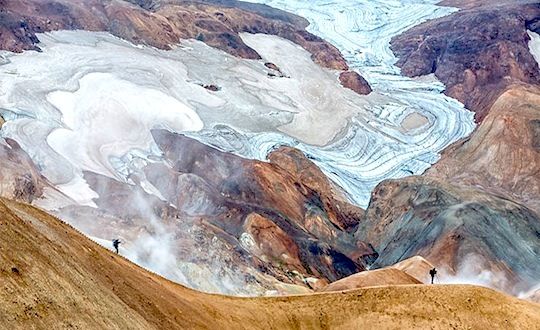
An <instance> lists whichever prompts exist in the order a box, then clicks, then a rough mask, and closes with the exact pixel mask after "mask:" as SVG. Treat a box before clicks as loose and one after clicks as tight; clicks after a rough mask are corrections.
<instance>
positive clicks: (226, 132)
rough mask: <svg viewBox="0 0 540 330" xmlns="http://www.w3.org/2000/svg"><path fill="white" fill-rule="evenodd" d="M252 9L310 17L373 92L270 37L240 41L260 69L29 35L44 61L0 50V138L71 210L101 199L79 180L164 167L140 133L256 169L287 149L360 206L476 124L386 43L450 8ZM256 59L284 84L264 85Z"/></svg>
mask: <svg viewBox="0 0 540 330" xmlns="http://www.w3.org/2000/svg"><path fill="white" fill-rule="evenodd" d="M254 2H260V3H265V4H268V5H270V6H273V7H276V8H280V9H284V10H286V11H290V12H293V13H295V14H298V15H300V16H303V17H305V18H306V19H308V21H309V22H310V25H309V27H308V30H309V31H310V32H312V33H314V34H317V35H319V36H321V37H322V38H324V39H326V40H328V41H329V42H331V43H332V44H334V45H335V46H336V47H338V48H339V49H340V51H341V52H342V53H343V54H344V57H345V58H346V60H347V62H348V63H349V65H350V67H351V68H352V69H354V70H356V71H358V72H359V73H360V74H362V75H363V76H364V77H365V78H366V79H367V80H368V81H369V83H370V84H371V86H372V87H373V89H374V92H373V93H372V94H370V95H369V96H360V95H357V94H355V93H354V92H352V91H350V90H348V89H345V88H343V87H341V86H340V85H339V82H338V80H337V76H338V74H339V73H338V72H335V71H332V70H328V69H324V68H321V67H319V66H317V65H316V64H315V63H313V61H312V60H311V58H310V55H309V53H307V52H306V51H305V50H304V49H302V48H301V47H299V46H298V45H295V44H293V43H291V42H289V41H287V40H284V39H281V38H279V37H275V36H269V35H258V34H256V35H252V34H242V35H241V37H242V39H243V40H244V42H245V43H246V44H247V45H249V46H250V47H252V48H253V49H255V50H256V51H257V52H258V53H259V54H260V55H261V56H262V58H263V60H261V61H256V60H245V59H238V58H234V57H232V56H230V55H228V54H226V53H224V52H222V51H219V50H217V49H213V48H211V47H208V46H206V45H205V44H203V43H201V42H198V41H195V40H185V41H180V42H179V44H178V45H176V46H175V47H174V49H173V50H171V51H162V50H158V49H154V48H151V47H146V46H141V45H133V44H131V43H129V42H126V41H124V40H121V39H118V38H115V37H113V36H111V35H109V34H107V33H101V32H87V31H57V32H52V33H47V34H41V35H39V36H38V37H39V39H40V42H41V44H40V47H41V48H42V50H43V52H41V53H37V52H24V53H23V54H13V53H8V52H2V53H1V57H2V61H1V63H2V65H0V80H1V81H2V91H1V92H0V114H1V115H2V117H3V118H5V119H6V120H7V123H6V124H4V126H3V127H2V130H1V131H0V133H1V136H3V137H10V138H13V139H15V140H17V141H18V142H19V143H20V144H21V146H22V147H23V149H24V150H25V151H27V153H28V154H29V155H30V156H31V157H32V159H33V160H34V161H35V162H36V164H38V166H40V168H41V169H42V171H43V174H44V175H45V177H47V179H49V180H50V181H51V182H52V183H53V184H55V185H56V186H57V187H58V188H59V189H60V190H61V191H62V192H64V193H65V194H66V195H67V196H69V197H70V198H72V199H73V200H74V201H76V202H77V203H78V204H81V205H88V206H93V203H92V198H95V197H96V196H97V193H96V192H93V191H91V190H90V188H88V186H87V185H86V183H85V182H84V179H83V178H82V172H83V171H92V172H95V173H98V174H102V175H106V176H109V177H111V178H114V179H116V180H119V181H123V182H127V183H131V184H133V182H130V179H129V176H130V174H131V173H133V172H135V171H137V170H138V168H140V167H141V166H142V165H141V164H147V163H149V162H155V161H160V159H159V158H160V155H159V153H158V152H157V151H156V148H155V146H153V143H152V141H151V139H150V135H149V130H150V129H151V128H167V129H169V130H172V131H175V132H181V133H183V134H185V135H187V136H190V137H193V138H196V139H198V140H200V141H202V142H204V143H206V144H209V145H212V146H215V147H217V148H219V149H221V150H224V151H229V152H232V153H235V154H238V155H241V156H244V157H247V158H253V159H259V160H265V159H266V156H267V154H268V152H270V151H271V150H273V149H275V148H277V147H278V146H281V145H288V146H293V147H296V148H298V149H300V150H302V151H303V152H304V153H305V154H306V155H307V156H308V157H309V158H310V159H312V160H313V161H314V162H315V163H316V164H317V165H318V166H319V167H321V169H322V170H323V171H324V173H325V174H327V175H328V176H329V177H330V178H331V179H332V180H333V181H334V182H335V183H337V185H339V186H340V187H341V188H343V190H344V191H345V192H346V194H347V197H348V198H349V199H350V201H352V202H353V203H355V204H357V205H359V206H361V207H366V206H367V204H368V202H369V197H370V192H371V190H372V189H373V187H374V186H375V185H377V184H378V183H379V182H381V181H382V180H384V179H387V178H397V177H403V176H407V175H410V174H419V173H421V172H423V171H424V170H426V169H427V168H429V167H430V165H431V164H433V163H434V162H436V161H437V160H438V157H439V152H440V151H441V150H442V149H444V148H445V147H446V146H448V145H449V144H451V143H453V142H455V141H457V140H458V139H460V138H463V137H465V136H467V135H469V134H470V133H471V132H472V130H473V129H474V127H475V125H474V120H473V114H472V113H471V112H469V111H468V110H466V109H465V108H464V107H463V105H462V104H460V103H459V102H458V101H456V100H454V99H451V98H449V97H447V96H445V95H444V94H442V92H443V91H444V85H443V84H442V83H440V82H439V81H437V80H436V79H435V78H434V77H432V76H427V77H420V78H415V79H411V78H407V77H404V76H402V75H400V71H399V68H397V67H395V66H394V63H395V62H396V60H397V59H396V58H395V56H394V55H393V53H392V52H391V50H390V46H389V42H390V39H391V38H392V36H394V35H397V34H399V33H400V32H402V31H403V30H405V29H407V28H409V27H412V26H414V25H416V24H419V23H420V22H422V21H425V20H427V19H430V18H435V17H439V16H442V15H446V14H448V13H450V12H452V11H453V9H451V8H445V7H439V6H436V5H435V4H434V3H435V1H390V0H385V1H344V0H343V1H279V0H276V1H273V0H270V1H254ZM264 62H272V63H274V64H276V65H277V66H278V67H280V68H281V70H282V71H283V72H284V73H285V74H286V75H287V77H270V76H269V75H268V73H269V69H268V68H266V67H265V66H264ZM207 84H215V85H217V86H219V88H220V90H219V91H217V92H212V91H208V90H206V89H204V88H203V87H202V86H204V85H207ZM141 184H144V182H143V183H141ZM143 188H144V189H145V190H146V191H148V192H154V193H155V189H152V187H151V185H149V184H146V185H144V187H143ZM158 197H159V196H158Z"/></svg>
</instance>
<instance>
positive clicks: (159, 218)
mask: <svg viewBox="0 0 540 330" xmlns="http://www.w3.org/2000/svg"><path fill="white" fill-rule="evenodd" d="M152 135H153V138H154V140H155V142H156V144H157V146H158V147H159V148H160V150H161V152H162V153H163V157H164V159H165V163H164V164H168V165H164V164H163V163H154V164H152V163H151V164H148V165H147V166H145V167H143V168H142V169H141V171H140V172H139V173H132V174H131V175H130V180H131V181H132V182H134V183H136V184H137V185H133V184H125V183H121V182H119V181H116V180H113V179H111V178H108V177H106V176H103V175H98V174H95V173H92V172H85V174H84V177H85V180H86V181H87V182H88V184H89V186H90V188H91V189H93V190H95V191H97V192H98V193H99V197H98V198H95V199H94V202H95V204H96V206H97V208H91V207H86V206H78V205H76V204H75V205H70V206H66V207H63V208H61V209H60V210H58V211H57V214H58V215H59V216H61V217H62V218H63V219H67V220H68V221H69V222H70V223H72V224H74V225H75V226H77V228H80V229H81V230H83V231H84V232H85V233H86V234H88V235H90V236H95V237H111V239H112V235H119V236H120V237H121V238H122V239H123V240H124V241H125V242H126V244H125V248H126V252H125V253H126V255H127V256H128V257H130V258H131V259H132V260H138V261H139V262H141V263H142V264H143V265H147V267H150V268H152V269H161V271H162V274H163V275H166V276H168V277H169V278H172V279H175V280H177V281H180V282H182V283H185V284H188V285H190V286H192V287H195V288H199V289H202V290H207V291H218V292H221V291H225V292H229V293H236V294H238V293H241V294H251V295H252V294H256V293H259V294H263V293H265V291H267V290H278V291H279V292H290V290H293V291H294V290H298V288H295V287H286V286H285V287H282V286H281V284H279V283H280V282H276V280H279V281H281V282H283V283H289V284H295V285H300V286H302V287H305V288H310V287H312V288H315V287H317V286H321V285H324V284H325V283H328V282H331V281H335V280H337V279H339V278H342V277H345V276H348V275H351V274H354V273H356V272H358V271H361V270H364V269H366V266H367V265H369V264H370V263H371V262H372V261H373V260H374V259H375V258H376V257H377V254H376V252H375V251H374V250H373V249H372V248H371V246H370V245H369V244H367V243H364V242H361V241H359V240H357V239H355V238H354V237H353V231H354V229H355V228H356V226H357V225H358V222H359V220H360V219H361V218H362V216H363V213H364V211H363V210H362V209H360V208H358V207H355V206H353V205H351V204H349V203H347V202H345V201H343V199H342V196H341V192H340V190H339V189H338V188H336V187H335V186H334V185H333V184H332V183H331V182H330V181H329V180H328V179H327V178H326V177H325V176H324V175H323V174H322V172H321V171H320V169H319V168H317V167H316V166H315V165H314V164H313V163H312V162H311V161H310V160H308V159H307V158H305V156H304V155H303V154H302V153H300V152H299V151H297V150H294V149H292V148H285V147H284V148H281V149H277V150H275V151H274V152H272V153H271V154H270V155H269V162H261V161H254V160H247V159H244V158H241V157H238V156H235V155H232V154H229V153H225V152H221V151H218V150H217V149H214V148H212V147H209V146H207V145H204V144H202V143H200V142H198V141H195V140H193V139H190V138H187V137H185V136H182V135H178V134H174V133H171V132H168V131H166V130H154V131H152ZM141 182H143V183H144V182H146V185H145V184H142V185H141V186H143V187H145V186H149V187H152V189H154V190H152V192H153V194H150V193H149V192H147V191H145V190H144V189H141V188H140V186H139V184H140V183H141ZM149 191H150V190H149ZM156 196H159V198H157V197H156ZM38 204H39V203H38ZM126 205H130V207H127V208H126V207H125V206H126ZM148 241H150V242H155V243H154V244H152V245H150V246H148V245H147V244H148V243H147V242H148ZM156 250H157V251H163V253H165V252H167V258H164V259H162V258H163V256H161V255H159V254H157V255H155V256H153V255H152V254H153V253H157V252H155V251H156ZM171 258H172V259H171ZM216 272H217V273H219V274H220V275H219V276H217V275H216V274H214V273H216ZM318 282H319V283H318Z"/></svg>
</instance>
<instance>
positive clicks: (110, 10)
mask: <svg viewBox="0 0 540 330" xmlns="http://www.w3.org/2000/svg"><path fill="white" fill-rule="evenodd" d="M132 2H133V3H135V5H133V4H130V3H129V2H124V1H113V2H110V1H106V0H89V1H87V0H59V1H41V0H24V1H19V0H3V1H2V11H1V12H0V15H1V16H0V31H1V32H2V33H0V49H6V50H10V51H15V52H20V51H22V50H25V49H38V45H37V43H38V42H39V41H38V39H37V37H36V35H35V33H42V32H47V31H54V30H61V29H67V30H73V29H84V30H90V31H108V32H110V33H112V34H113V35H115V36H117V37H120V38H123V39H126V40H129V41H131V42H133V43H135V44H146V45H150V46H154V47H157V48H161V49H170V47H171V45H176V44H177V43H178V41H179V40H180V39H198V40H200V41H203V42H205V43H206V44H208V45H210V46H212V47H216V48H218V49H221V50H224V51H226V52H228V53H230V54H232V55H235V56H239V57H243V58H249V59H259V58H260V56H259V54H257V52H255V51H254V50H253V49H251V48H249V47H248V46H247V45H246V44H244V42H243V41H242V39H241V38H240V37H239V35H238V34H239V33H241V32H249V33H265V34H273V35H278V36H281V37H283V38H286V39H289V40H291V41H293V42H295V43H297V44H299V45H300V46H302V47H303V48H305V49H306V50H307V51H309V52H310V53H311V54H312V56H313V59H314V61H315V62H317V63H318V64H320V65H322V66H324V67H327V68H331V69H337V70H346V69H347V68H348V66H347V64H346V62H345V60H344V59H343V57H342V55H341V54H340V52H339V51H338V50H337V48H335V47H334V46H332V45H330V44H329V43H327V42H326V41H324V40H322V39H321V38H319V37H317V36H315V35H313V34H311V33H309V32H307V31H305V27H306V26H307V23H306V22H305V20H303V19H301V18H299V17H296V16H294V15H292V14H288V13H285V12H282V11H279V10H277V9H273V8H270V7H268V6H263V5H257V4H250V5H246V4H243V3H242V2H233V1H213V2H214V4H212V3H211V2H202V1H201V2H197V1H182V2H177V1H167V0H163V1H159V0H157V1H132ZM220 3H222V4H220Z"/></svg>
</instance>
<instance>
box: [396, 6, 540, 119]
mask: <svg viewBox="0 0 540 330" xmlns="http://www.w3.org/2000/svg"><path fill="white" fill-rule="evenodd" d="M467 3H468V5H472V3H471V2H467ZM459 4H461V3H459ZM539 20H540V4H538V3H531V1H508V2H503V3H500V2H493V1H479V2H478V3H477V4H476V5H475V6H473V7H472V8H470V7H467V8H466V9H463V10H460V11H457V12H455V13H453V14H450V15H448V16H444V17H441V18H439V19H434V20H430V21H428V22H426V23H423V24H420V25H417V26H415V27H413V28H412V29H409V30H408V31H406V32H405V33H403V34H401V35H399V36H397V37H395V38H394V39H393V40H392V50H393V51H394V52H395V53H396V55H397V57H398V58H399V61H398V62H397V65H398V66H399V67H401V69H402V72H403V73H404V74H406V75H409V76H421V75H427V74H431V73H433V74H435V76H437V78H439V79H440V80H441V81H442V82H443V83H444V84H445V85H446V91H445V93H446V94H447V95H449V96H451V97H453V98H456V99H458V100H459V101H461V102H463V103H464V104H465V106H466V107H467V108H468V109H470V110H472V111H475V112H476V120H477V121H482V120H483V119H484V118H485V117H486V115H487V113H488V112H489V109H490V108H491V106H492V105H493V103H494V102H495V100H496V99H497V98H498V97H499V95H500V94H501V93H503V92H504V91H505V90H506V89H507V88H508V87H509V86H510V85H512V84H515V83H525V84H534V85H537V84H539V83H540V76H539V75H538V70H539V67H538V63H537V62H536V60H535V59H534V58H533V56H532V55H531V53H530V52H529V48H528V42H529V40H530V38H529V36H528V34H527V31H528V30H530V31H537V32H538V29H539V28H540V25H539V24H538V22H539Z"/></svg>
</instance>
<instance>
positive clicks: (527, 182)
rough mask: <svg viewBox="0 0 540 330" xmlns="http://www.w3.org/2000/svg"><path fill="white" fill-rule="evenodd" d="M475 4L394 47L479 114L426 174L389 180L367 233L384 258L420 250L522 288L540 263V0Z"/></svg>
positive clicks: (464, 277) (377, 196)
mask: <svg viewBox="0 0 540 330" xmlns="http://www.w3.org/2000/svg"><path fill="white" fill-rule="evenodd" d="M445 3H448V4H452V3H454V2H445ZM460 4H462V2H460ZM465 7H466V9H463V10H460V11H457V12H455V13H454V14H451V15H448V16H445V17H442V18H439V19H435V20H431V21H428V22H426V23H423V24H420V25H418V26H416V27H414V28H412V29H410V30H409V31H407V32H405V33H403V34H402V35H400V36H398V37H396V38H394V39H393V41H392V49H393V50H394V51H395V52H396V54H397V55H398V56H399V58H400V59H399V62H398V65H400V66H401V68H402V70H403V72H404V73H406V74H408V75H413V76H416V75H424V74H429V73H434V74H435V75H436V76H437V77H438V78H439V79H441V81H443V82H444V83H445V84H446V85H447V90H446V93H447V94H448V95H451V96H452V97H456V98H457V99H459V100H461V101H462V102H464V103H465V104H466V105H467V106H468V107H470V108H471V109H472V110H474V111H476V119H477V120H478V121H480V124H479V126H478V127H477V128H476V130H475V131H474V132H473V133H472V134H471V136H470V137H468V138H465V139H462V140H461V141H458V142H456V143H454V144H453V145H452V146H450V147H449V148H447V149H446V150H445V151H444V152H443V154H442V157H441V160H439V161H438V162H437V163H436V164H435V165H434V166H433V167H432V168H430V169H429V170H428V171H427V172H426V173H425V174H423V176H421V177H414V176H413V177H409V178H405V179H399V180H390V181H386V182H383V183H381V184H380V185H379V186H378V187H377V188H376V189H375V190H374V191H373V193H372V198H371V201H370V205H369V207H368V209H367V214H366V219H365V221H362V222H360V226H359V228H358V231H357V237H358V238H359V239H361V240H365V241H367V242H370V243H371V244H373V246H374V248H375V250H376V251H377V252H378V253H379V258H378V260H377V261H376V262H375V264H374V267H381V266H389V265H392V264H394V263H396V262H398V261H400V260H403V259H404V258H408V257H411V256H414V255H418V254H419V255H422V256H424V257H426V258H427V259H429V260H430V261H432V262H433V263H434V264H435V265H436V266H437V267H440V268H442V269H444V271H445V272H448V273H449V274H453V275H452V276H454V277H455V278H456V279H459V280H461V281H472V282H475V283H483V284H484V285H491V286H495V287H498V288H500V289H502V290H505V291H507V292H511V293H513V294H519V293H521V292H524V291H527V290H529V289H530V288H531V287H535V286H536V285H537V284H538V275H537V274H538V273H539V272H540V268H539V267H540V265H539V263H538V260H540V236H539V235H538V233H539V232H540V231H539V229H540V228H539V227H538V225H539V223H540V222H539V220H540V218H539V210H540V209H539V205H538V201H539V200H540V199H539V196H540V191H539V190H538V185H539V183H538V180H539V178H540V172H539V171H540V158H539V156H540V150H539V149H538V147H537V144H538V143H537V136H538V132H537V130H538V129H537V127H536V126H537V122H538V121H539V120H540V111H539V108H538V105H539V104H540V99H539V98H538V96H539V95H540V91H539V87H538V86H539V83H540V82H539V80H538V79H539V77H540V70H539V68H538V63H537V62H536V60H535V57H534V56H533V53H534V50H533V49H532V48H530V42H531V37H530V34H529V32H530V31H535V30H536V28H537V23H536V22H537V21H538V18H539V16H540V12H539V10H540V7H539V6H538V4H537V3H531V1H508V2H503V3H497V4H495V3H493V2H490V1H477V2H474V3H473V2H468V5H467V6H465Z"/></svg>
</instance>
